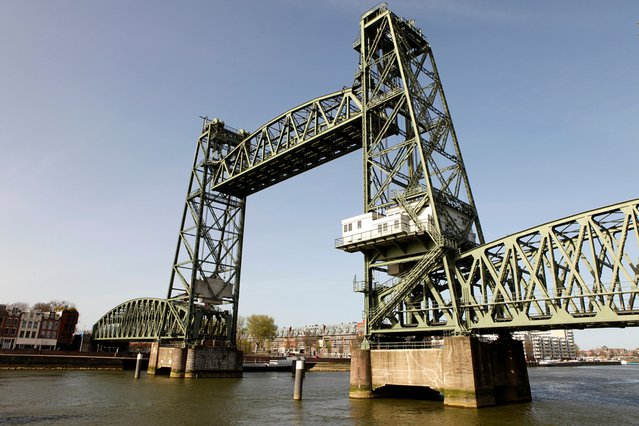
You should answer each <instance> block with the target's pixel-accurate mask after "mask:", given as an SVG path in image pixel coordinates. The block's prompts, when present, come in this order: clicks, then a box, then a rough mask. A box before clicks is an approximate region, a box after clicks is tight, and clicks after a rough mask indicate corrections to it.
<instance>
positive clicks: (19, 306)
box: [7, 302, 29, 311]
mask: <svg viewBox="0 0 639 426" xmlns="http://www.w3.org/2000/svg"><path fill="white" fill-rule="evenodd" d="M14 308H17V309H18V310H19V311H28V310H29V305H28V304H26V303H24V302H14V303H11V304H9V305H8V306H7V309H9V310H11V309H14Z"/></svg>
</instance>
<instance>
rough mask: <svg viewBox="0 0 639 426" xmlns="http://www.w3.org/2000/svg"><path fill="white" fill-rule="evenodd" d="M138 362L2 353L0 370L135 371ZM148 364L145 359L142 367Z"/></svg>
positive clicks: (88, 356)
mask: <svg viewBox="0 0 639 426" xmlns="http://www.w3.org/2000/svg"><path fill="white" fill-rule="evenodd" d="M136 361H137V358H136V357H128V356H125V357H120V356H113V354H111V355H105V354H79V353H74V354H68V353H66V354H59V353H0V370H133V369H135V363H136ZM148 363H149V360H148V359H143V360H142V365H141V367H142V368H143V369H146V368H147V366H148Z"/></svg>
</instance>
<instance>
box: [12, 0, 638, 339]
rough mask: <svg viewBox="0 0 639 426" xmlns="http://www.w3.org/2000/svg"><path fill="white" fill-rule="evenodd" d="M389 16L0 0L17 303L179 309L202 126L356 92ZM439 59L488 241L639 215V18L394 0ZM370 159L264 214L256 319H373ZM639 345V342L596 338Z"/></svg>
mask: <svg viewBox="0 0 639 426" xmlns="http://www.w3.org/2000/svg"><path fill="white" fill-rule="evenodd" d="M375 4H376V2H372V1H358V2H344V1H338V0H332V1H315V2H299V1H293V0H273V1H268V2H258V1H254V2H249V1H243V0H235V1H232V2H231V1H228V2H221V1H218V2H205V1H201V2H196V1H189V2H168V1H111V2H81V1H67V0H61V1H56V2H49V1H22V2H16V1H14V2H10V1H0V58H1V64H2V66H1V67H0V153H1V155H0V200H1V203H2V204H0V205H1V208H0V259H1V260H0V266H1V269H0V303H5V302H6V303H10V302H14V301H24V302H27V303H29V304H32V303H35V302H38V301H45V300H49V299H53V298H56V299H68V300H71V301H73V302H75V303H76V305H77V306H78V308H79V310H80V312H81V319H80V323H81V324H82V325H85V326H87V327H89V326H91V324H93V322H95V321H96V320H97V319H98V318H99V317H100V316H101V315H103V314H104V313H106V312H107V311H108V310H109V309H110V308H112V307H114V306H115V305H117V304H119V303H120V302H123V301H125V300H128V299H132V298H137V297H146V296H148V297H164V296H165V295H166V291H167V287H168V280H169V274H170V269H171V262H172V258H173V255H174V250H175V243H176V239H177V232H178V228H179V220H180V215H181V212H182V208H183V201H184V196H185V192H186V187H187V183H188V177H189V173H190V166H191V161H192V156H193V153H194V147H195V145H194V143H195V140H196V138H197V136H198V133H199V128H200V122H201V120H200V118H199V116H202V115H208V116H209V117H219V118H221V119H223V120H224V121H225V122H226V123H227V124H229V125H231V126H233V127H236V128H245V129H247V130H252V129H255V128H257V127H259V126H260V125H261V124H262V123H264V122H266V121H268V120H269V119H271V118H273V117H275V116H277V115H279V114H280V113H282V112H284V111H286V110H288V109H290V108H291V107H294V106H296V105H298V104H300V103H302V102H304V101H306V100H309V99H312V98H314V97H316V96H319V95H322V94H325V93H329V92H332V91H334V90H337V89H340V88H341V87H342V86H349V85H350V84H351V83H352V80H353V74H354V71H355V68H356V66H357V61H358V57H357V54H356V52H355V51H353V50H352V42H353V40H354V39H355V38H356V36H357V32H358V25H359V17H360V15H361V14H362V13H364V12H365V11H366V10H368V9H369V8H370V7H372V6H374V5H375ZM389 5H390V8H391V9H392V10H393V11H394V12H395V13H397V14H398V15H400V16H404V17H406V18H409V19H415V20H416V22H417V25H418V26H419V27H420V28H422V30H423V31H424V33H425V35H426V36H427V38H428V39H429V41H430V43H431V45H432V47H433V50H434V54H435V58H436V60H437V65H438V68H439V72H440V75H441V78H442V81H443V84H444V90H445V92H446V96H447V100H448V103H449V106H450V109H451V114H452V117H453V121H454V123H455V128H456V131H457V134H458V138H459V141H460V145H461V149H462V152H463V156H464V161H465V164H466V168H467V171H468V174H469V178H470V181H471V185H472V187H473V192H474V196H475V199H476V202H477V206H478V209H479V214H480V218H481V221H482V226H483V228H484V232H485V234H486V237H487V239H488V240H492V239H496V238H499V237H500V236H503V235H506V234H511V233H513V232H516V231H518V230H521V229H524V228H528V227H532V226H535V225H537V224H541V223H544V222H547V221H549V220H552V219H555V218H560V217H563V216H567V215H570V214H573V213H577V212H580V211H583V210H589V209H592V208H595V207H599V206H603V205H608V204H612V203H616V202H619V201H624V200H628V199H632V198H637V197H638V196H639V193H638V192H637V189H636V182H637V181H638V180H639V179H638V178H639V171H638V169H637V165H636V163H637V158H639V119H637V117H639V103H638V101H637V99H638V96H637V95H638V90H639V35H638V34H639V26H638V25H637V24H636V23H637V22H638V21H639V3H637V2H636V1H626V2H624V1H615V2H596V1H562V2H555V1H538V2H506V1H486V0H480V1H451V2H435V1H417V0H414V1H412V0H406V1H395V2H390V3H389ZM361 176H362V174H361V153H360V152H357V153H354V154H351V155H349V156H347V157H345V158H342V159H339V160H337V161H334V162H332V163H330V164H328V165H325V166H323V167H321V168H318V169H315V170H313V171H311V172H308V173H306V174H304V175H303V176H299V177H296V178H294V179H292V180H289V181H287V182H284V183H282V184H280V185H278V186H276V187H273V188H270V189H267V190H265V191H263V192H261V193H258V194H256V195H254V196H251V197H250V198H249V200H248V210H247V224H246V232H245V246H244V268H243V271H242V290H241V299H240V312H241V314H243V315H250V314H252V313H266V314H270V315H272V316H274V317H275V319H276V322H277V324H279V325H280V326H288V325H294V326H295V325H304V324H315V323H339V322H348V321H354V320H359V319H360V318H361V311H362V305H363V303H362V298H361V296H360V295H359V294H356V293H353V292H352V285H351V283H352V279H353V276H354V275H355V274H358V275H359V276H361V272H362V269H363V266H362V258H361V255H358V254H351V255H349V254H346V253H342V252H339V251H337V250H335V249H334V248H333V240H334V238H336V237H338V236H339V233H340V221H341V219H343V218H346V217H350V216H354V215H357V214H359V213H361V211H362V189H361V188H362V182H361ZM577 343H578V344H579V345H580V346H581V347H583V348H588V347H595V346H600V345H604V344H605V345H608V346H623V347H638V346H639V330H637V329H625V330H617V329H606V330H598V331H588V332H579V333H578V334H577Z"/></svg>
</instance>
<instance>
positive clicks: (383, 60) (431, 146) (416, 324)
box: [355, 5, 483, 334]
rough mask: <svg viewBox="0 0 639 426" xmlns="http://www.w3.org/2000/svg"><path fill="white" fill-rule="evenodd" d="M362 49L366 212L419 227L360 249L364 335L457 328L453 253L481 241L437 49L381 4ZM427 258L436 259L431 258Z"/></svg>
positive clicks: (363, 30) (363, 32) (368, 20)
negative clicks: (395, 217) (391, 240)
mask: <svg viewBox="0 0 639 426" xmlns="http://www.w3.org/2000/svg"><path fill="white" fill-rule="evenodd" d="M355 48H356V50H358V51H359V53H360V66H359V70H358V74H357V78H356V83H355V87H361V97H362V113H363V116H364V117H363V120H362V133H363V150H364V152H363V161H364V211H365V213H373V214H375V215H376V216H375V217H381V216H386V215H392V214H396V213H398V212H401V213H403V214H405V215H407V216H408V217H410V219H411V220H412V222H413V223H414V228H412V229H411V231H410V232H409V234H411V236H410V237H407V238H404V239H403V241H399V239H397V241H395V242H394V243H393V244H392V245H388V244H386V243H387V241H384V242H381V243H379V244H375V245H372V246H370V247H365V248H363V249H362V250H361V251H362V252H363V254H364V257H365V281H366V289H365V294H366V297H365V312H366V319H367V321H366V323H367V324H366V327H367V334H369V333H386V332H407V331H410V330H420V331H426V330H433V329H437V326H438V325H443V326H445V327H444V328H447V329H449V328H450V327H455V328H457V327H458V325H457V324H456V323H457V311H456V309H455V305H456V304H457V299H458V298H459V297H460V295H459V294H458V289H457V288H456V286H455V285H454V284H453V283H454V280H453V279H452V277H451V271H452V268H451V267H450V261H449V260H447V259H448V256H447V255H446V253H448V252H451V251H452V250H459V249H466V248H470V247H473V246H474V245H475V244H476V242H477V241H479V242H483V234H482V230H481V226H480V223H479V217H478V215H477V210H476V208H475V203H474V200H473V196H472V192H471V189H470V184H469V182H468V177H467V175H466V170H465V167H464V163H463V160H462V157H461V152H460V149H459V145H458V143H457V137H456V135H455V131H454V128H453V124H452V120H451V118H450V114H449V112H448V107H447V105H446V100H445V97H444V92H443V89H442V84H441V81H440V78H439V74H438V73H437V68H436V66H435V60H434V57H433V53H432V50H431V48H430V46H429V44H428V42H427V41H426V40H425V38H424V37H423V35H422V33H421V31H420V30H419V29H417V28H416V27H415V26H414V24H413V23H412V22H409V21H406V20H404V19H402V18H400V17H398V16H396V15H394V14H393V13H391V12H390V11H389V10H387V9H386V7H385V6H384V5H381V6H378V7H377V8H375V9H373V10H371V11H369V12H368V13H366V14H365V15H364V16H363V17H362V20H361V24H360V37H359V40H358V41H357V42H356V44H355ZM429 253H434V257H437V259H434V258H431V259H429V260H428V261H427V260H425V257H426V256H427V255H428V254H429ZM431 257H433V256H431ZM446 305H447V306H446Z"/></svg>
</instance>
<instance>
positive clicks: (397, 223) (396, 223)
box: [393, 220, 399, 229]
mask: <svg viewBox="0 0 639 426" xmlns="http://www.w3.org/2000/svg"><path fill="white" fill-rule="evenodd" d="M393 225H394V226H395V229H399V220H396V221H395V223H394V224H393Z"/></svg>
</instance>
